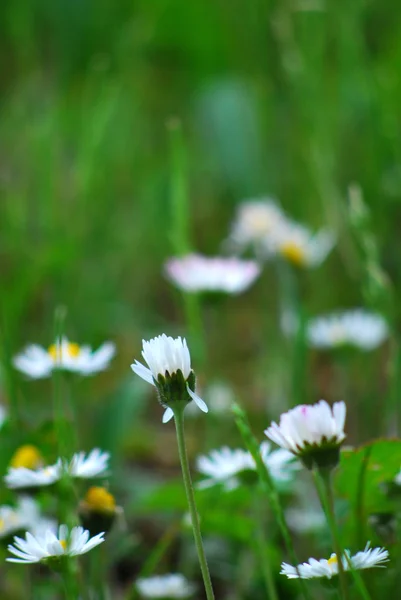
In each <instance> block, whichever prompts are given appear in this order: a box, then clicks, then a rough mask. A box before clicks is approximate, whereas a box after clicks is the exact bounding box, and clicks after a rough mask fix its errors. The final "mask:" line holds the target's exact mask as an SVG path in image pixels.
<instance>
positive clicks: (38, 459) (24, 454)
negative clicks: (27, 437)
mask: <svg viewBox="0 0 401 600" xmlns="http://www.w3.org/2000/svg"><path fill="white" fill-rule="evenodd" d="M42 464H43V458H42V455H41V453H40V452H39V450H38V449H37V448H36V446H32V445H31V444H26V445H25V446H20V447H19V448H18V450H17V451H16V452H15V453H14V455H13V457H12V458H11V461H10V466H11V467H14V468H15V469H17V468H18V467H25V468H26V469H39V467H41V466H42Z"/></svg>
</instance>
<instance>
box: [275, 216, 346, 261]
mask: <svg viewBox="0 0 401 600" xmlns="http://www.w3.org/2000/svg"><path fill="white" fill-rule="evenodd" d="M334 241H335V238H334V235H333V233H332V232H331V231H328V230H327V229H322V230H320V231H318V232H317V233H315V234H313V233H311V231H309V229H308V228H307V227H304V226H303V225H300V224H299V223H294V222H292V221H285V222H284V221H283V222H282V224H281V227H278V228H277V229H276V231H275V232H274V234H273V235H272V236H271V237H269V239H268V240H266V243H267V245H268V249H269V250H270V251H271V249H273V250H274V251H275V253H276V254H278V255H280V256H282V257H283V258H284V259H285V260H287V261H288V262H290V263H292V264H293V265H295V266H296V267H318V266H319V265H320V264H321V263H322V262H323V261H324V260H325V258H326V256H327V255H328V253H329V252H330V250H331V249H332V248H333V246H334Z"/></svg>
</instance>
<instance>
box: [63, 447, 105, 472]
mask: <svg viewBox="0 0 401 600" xmlns="http://www.w3.org/2000/svg"><path fill="white" fill-rule="evenodd" d="M109 459H110V454H109V453H108V452H103V451H102V450H99V448H94V449H93V450H91V451H90V452H89V453H88V454H87V455H86V454H85V452H78V453H77V454H74V456H73V457H72V459H71V462H70V463H69V465H68V466H67V470H68V472H69V473H70V475H71V476H72V477H77V478H79V479H91V478H93V477H99V476H100V475H104V474H105V473H106V471H107V469H108V463H109Z"/></svg>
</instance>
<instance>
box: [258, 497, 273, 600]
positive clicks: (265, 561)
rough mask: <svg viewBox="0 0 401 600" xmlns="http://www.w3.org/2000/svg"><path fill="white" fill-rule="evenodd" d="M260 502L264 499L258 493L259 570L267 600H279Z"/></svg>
mask: <svg viewBox="0 0 401 600" xmlns="http://www.w3.org/2000/svg"><path fill="white" fill-rule="evenodd" d="M258 492H260V490H258ZM262 500H263V501H264V497H263V498H261V496H260V493H257V494H256V498H255V502H254V512H255V538H256V546H257V549H258V554H259V557H260V568H261V570H262V573H263V577H264V580H265V585H266V591H267V598H268V600H279V596H278V593H277V589H276V584H275V581H274V576H273V571H272V568H271V564H270V556H269V547H268V543H267V539H266V535H265V523H264V514H263V509H262V504H261V501H262Z"/></svg>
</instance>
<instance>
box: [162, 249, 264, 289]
mask: <svg viewBox="0 0 401 600" xmlns="http://www.w3.org/2000/svg"><path fill="white" fill-rule="evenodd" d="M165 270H166V274H167V276H168V278H169V279H170V280H171V281H172V282H173V283H174V284H175V285H176V286H177V287H178V288H180V289H181V290H184V291H185V292H224V293H226V294H240V293H241V292H243V291H245V290H246V289H247V288H249V286H250V285H252V283H253V282H254V281H255V279H256V278H257V277H258V275H259V274H260V267H259V265H258V263H257V262H255V261H254V260H241V259H239V258H236V257H228V258H225V257H218V256H217V257H208V256H202V255H201V254H188V255H187V256H183V257H182V258H171V259H170V260H168V261H167V262H166V265H165Z"/></svg>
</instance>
